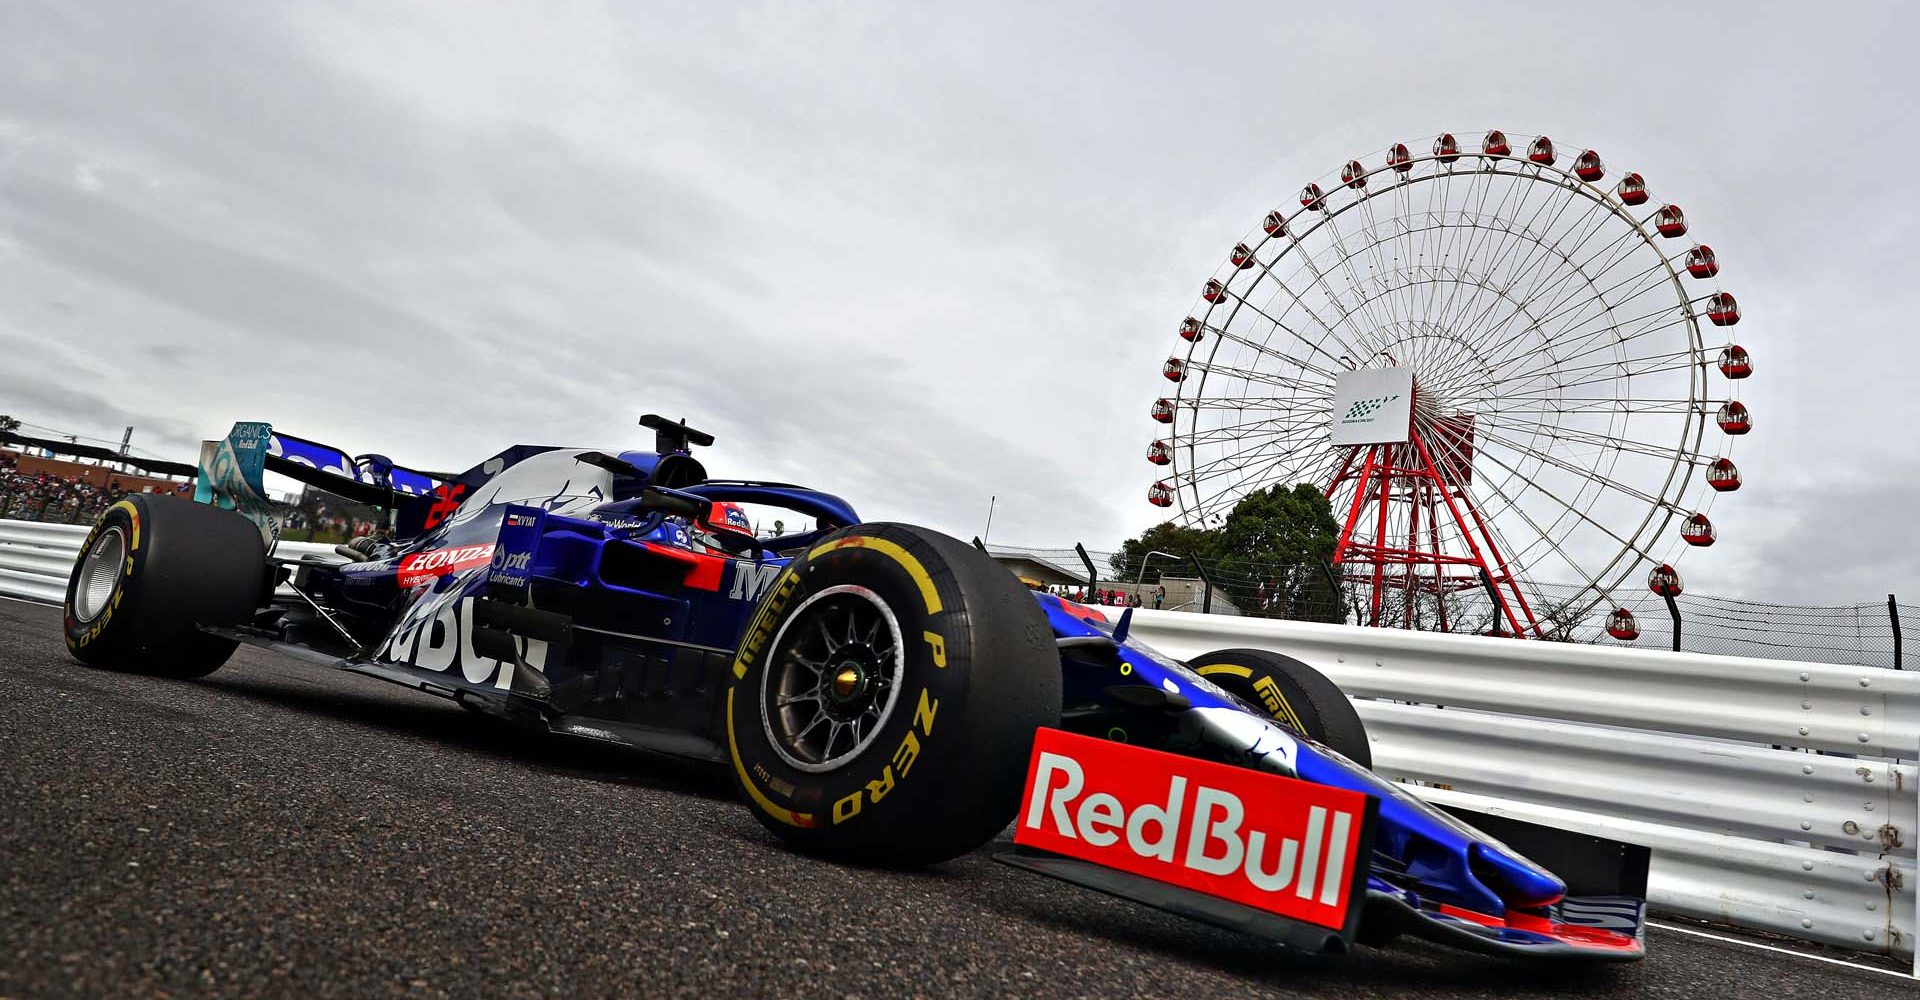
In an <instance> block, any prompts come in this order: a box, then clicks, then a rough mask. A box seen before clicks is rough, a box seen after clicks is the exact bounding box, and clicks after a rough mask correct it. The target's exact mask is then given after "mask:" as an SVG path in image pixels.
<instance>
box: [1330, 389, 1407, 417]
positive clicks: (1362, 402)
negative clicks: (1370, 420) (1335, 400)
mask: <svg viewBox="0 0 1920 1000" xmlns="http://www.w3.org/2000/svg"><path fill="white" fill-rule="evenodd" d="M1399 398H1400V394H1399V393H1397V392H1396V393H1394V394H1393V395H1391V396H1376V397H1374V398H1373V399H1359V400H1355V401H1354V403H1353V405H1352V406H1349V407H1347V415H1346V416H1344V417H1341V418H1340V421H1341V422H1342V423H1349V422H1352V421H1355V420H1361V419H1364V418H1366V417H1370V416H1372V415H1373V411H1375V410H1377V409H1379V408H1381V407H1382V406H1385V405H1387V404H1388V403H1391V402H1393V401H1394V400H1396V399H1399Z"/></svg>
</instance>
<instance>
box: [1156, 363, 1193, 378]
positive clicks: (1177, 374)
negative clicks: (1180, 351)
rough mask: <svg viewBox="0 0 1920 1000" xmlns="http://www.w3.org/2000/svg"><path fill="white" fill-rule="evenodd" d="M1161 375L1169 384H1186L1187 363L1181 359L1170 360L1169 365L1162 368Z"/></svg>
mask: <svg viewBox="0 0 1920 1000" xmlns="http://www.w3.org/2000/svg"><path fill="white" fill-rule="evenodd" d="M1160 374H1162V375H1165V376H1166V377H1167V381H1169V382H1185V381H1186V380H1187V363H1186V362H1185V361H1182V360H1180V359H1179V358H1168V359H1167V363H1166V364H1164V365H1161V366H1160Z"/></svg>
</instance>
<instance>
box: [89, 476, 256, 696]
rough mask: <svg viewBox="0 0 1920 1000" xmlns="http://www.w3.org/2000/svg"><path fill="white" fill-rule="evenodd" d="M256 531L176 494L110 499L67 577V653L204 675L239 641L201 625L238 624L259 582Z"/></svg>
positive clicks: (113, 665) (97, 661) (132, 668)
mask: <svg viewBox="0 0 1920 1000" xmlns="http://www.w3.org/2000/svg"><path fill="white" fill-rule="evenodd" d="M266 566H267V560H266V547H265V544H264V543H263V541H262V540H261V538H260V529H259V528H257V527H255V526H254V524H253V522H251V521H248V520H247V519H246V518H244V517H242V516H240V515H239V514H236V513H233V512H232V511H226V510H221V509H219V508H217V507H210V506H207V505H205V504H197V503H194V502H192V501H190V500H187V499H185V498H183V497H171V496H151V495H147V494H136V495H134V496H129V497H127V498H126V499H124V500H121V501H120V502H118V503H115V504H114V505H113V506H111V507H108V508H107V509H106V511H104V512H103V513H102V514H101V515H100V519H99V520H98V521H96V522H95V523H94V526H93V530H92V531H91V532H89V533H88V534H87V540H86V542H85V543H84V544H82V545H81V547H80V556H79V558H78V559H77V560H75V562H74V567H73V575H72V576H71V577H70V578H69V579H68V581H67V597H66V602H65V608H64V610H65V612H66V613H65V615H64V624H65V632H66V639H67V651H68V652H70V653H72V654H73V656H74V658H75V659H78V660H79V661H80V662H82V663H86V664H89V665H91V666H96V667H106V668H109V669H113V670H125V671H129V672H133V673H142V674H153V675H158V676H163V677H203V676H205V675H207V674H210V673H212V672H213V671H215V670H217V669H219V668H220V666H221V665H222V664H224V663H226V662H227V658H228V657H230V656H232V655H233V650H234V648H235V646H236V645H238V644H237V643H235V642H234V641H233V640H231V639H222V638H220V637H218V636H213V635H208V634H207V633H205V632H202V631H200V628H199V626H201V625H239V624H242V623H244V622H246V621H247V620H248V619H249V618H250V617H252V614H253V612H254V610H255V609H256V608H258V607H259V605H260V603H261V600H262V596H263V594H264V592H265V584H266Z"/></svg>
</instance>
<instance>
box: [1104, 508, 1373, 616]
mask: <svg viewBox="0 0 1920 1000" xmlns="http://www.w3.org/2000/svg"><path fill="white" fill-rule="evenodd" d="M1339 538H1340V526H1339V525H1338V524H1336V523H1335V522H1334V520H1333V511H1332V509H1331V508H1330V507H1329V506H1328V504H1327V498H1326V497H1325V496H1323V495H1322V494H1321V492H1320V490H1319V488H1318V487H1315V486H1314V485H1312V484H1311V483H1300V484H1298V485H1296V486H1292V487H1286V486H1273V487H1271V488H1268V489H1264V490H1256V491H1255V492H1252V493H1249V494H1247V495H1246V496H1245V497H1242V498H1241V500H1240V502H1239V503H1237V504H1235V505H1234V508H1233V512H1232V513H1231V514H1228V515H1227V519H1226V523H1224V524H1222V525H1221V526H1220V527H1218V528H1205V529H1202V528H1186V527H1181V526H1179V525H1176V524H1174V523H1172V522H1170V521H1169V522H1167V523H1165V524H1159V525H1156V526H1154V527H1152V528H1149V529H1147V530H1146V531H1145V532H1142V533H1141V535H1140V537H1138V538H1133V539H1129V540H1128V541H1127V542H1126V543H1125V544H1123V545H1121V547H1120V551H1119V552H1118V553H1116V554H1115V555H1114V556H1113V559H1112V568H1113V570H1114V573H1115V575H1116V576H1117V577H1118V578H1119V579H1123V580H1133V579H1135V578H1137V577H1140V576H1141V575H1143V574H1142V571H1141V561H1142V560H1144V559H1146V557H1147V554H1148V553H1149V552H1154V551H1160V552H1168V553H1172V554H1173V555H1174V556H1177V557H1179V558H1178V559H1177V560H1176V559H1167V558H1166V557H1164V556H1159V557H1155V558H1154V559H1153V560H1152V561H1150V562H1148V563H1147V564H1146V568H1145V573H1144V576H1145V578H1146V579H1148V580H1150V581H1158V580H1159V579H1160V574H1161V573H1163V572H1165V573H1169V574H1172V575H1175V576H1187V575H1190V574H1191V573H1192V563H1191V561H1189V560H1188V558H1187V557H1188V556H1190V555H1191V556H1197V557H1199V559H1200V561H1201V562H1202V563H1203V564H1205V566H1206V567H1207V571H1208V573H1209V574H1210V575H1211V576H1212V577H1213V580H1214V583H1215V584H1216V585H1218V586H1219V587H1220V589H1221V590H1223V591H1225V592H1226V594H1227V596H1228V597H1229V598H1230V599H1231V600H1232V601H1233V603H1234V604H1235V605H1236V606H1238V607H1239V608H1240V609H1241V611H1243V612H1245V613H1247V614H1250V615H1259V616H1262V617H1272V618H1291V619H1296V620H1302V621H1325V622H1342V621H1345V620H1346V608H1345V603H1344V601H1345V598H1344V595H1343V594H1342V593H1341V588H1340V585H1339V582H1338V578H1337V577H1336V575H1335V574H1334V573H1333V571H1332V569H1331V568H1330V567H1329V565H1328V561H1329V560H1331V559H1332V558H1333V550H1334V546H1335V545H1336V544H1338V542H1339Z"/></svg>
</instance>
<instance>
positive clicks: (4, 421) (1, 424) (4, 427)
mask: <svg viewBox="0 0 1920 1000" xmlns="http://www.w3.org/2000/svg"><path fill="white" fill-rule="evenodd" d="M19 429H20V421H18V420H15V419H14V418H12V417H10V416H8V415H6V414H4V413H0V434H11V433H13V432H14V431H17V430H19Z"/></svg>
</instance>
